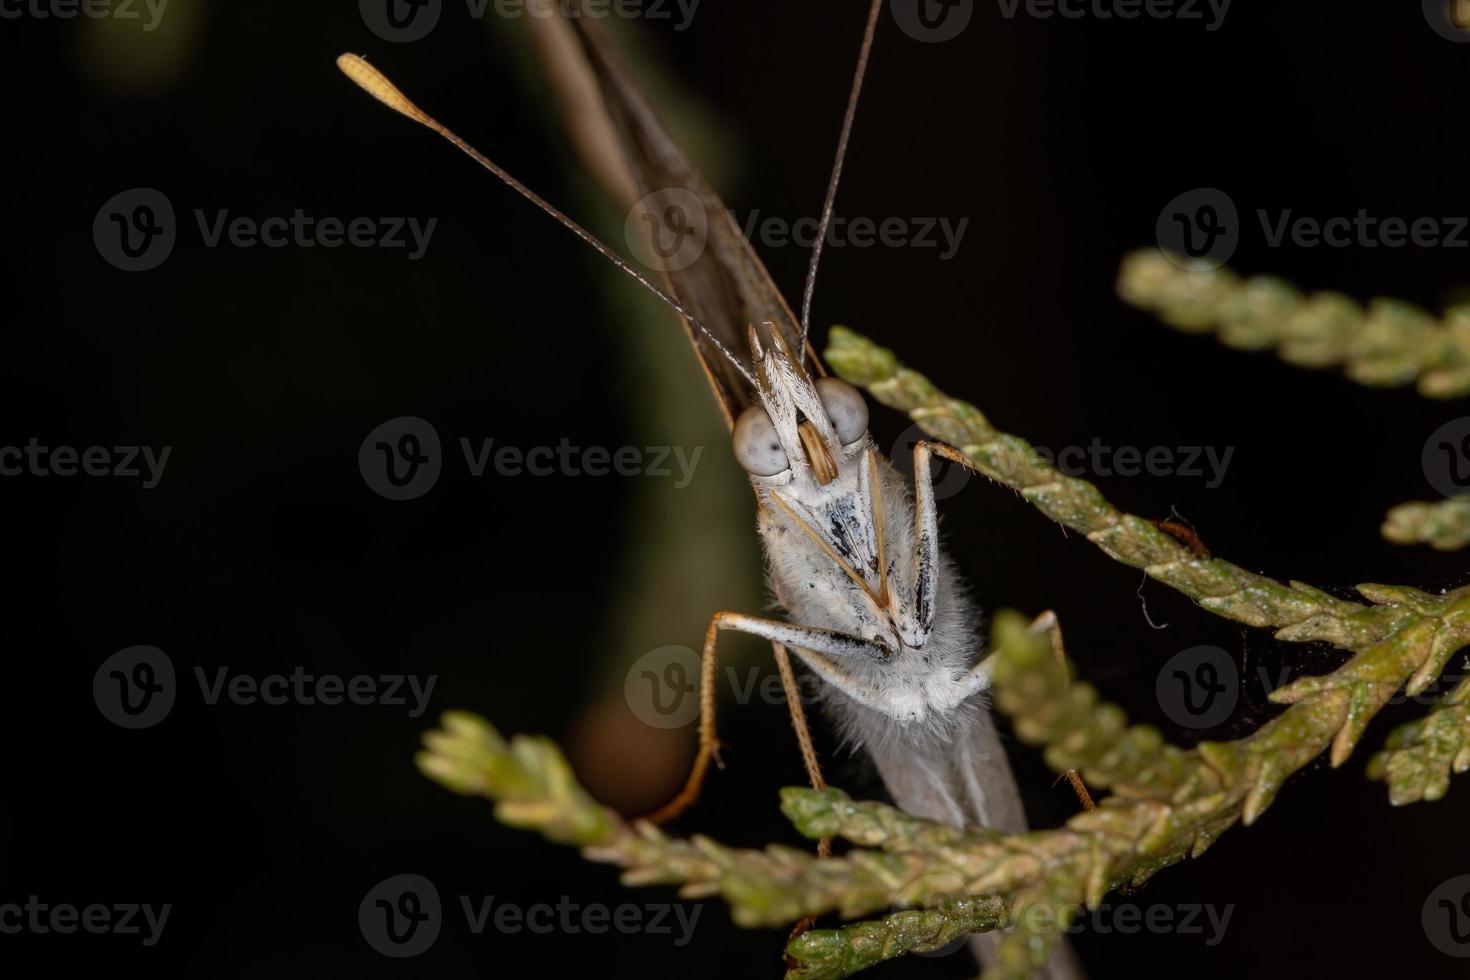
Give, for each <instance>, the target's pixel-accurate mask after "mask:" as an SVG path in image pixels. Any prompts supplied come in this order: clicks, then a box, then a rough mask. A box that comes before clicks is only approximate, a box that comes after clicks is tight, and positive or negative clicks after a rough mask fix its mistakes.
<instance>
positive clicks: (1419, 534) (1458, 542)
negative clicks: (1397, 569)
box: [1383, 497, 1470, 551]
mask: <svg viewBox="0 0 1470 980" xmlns="http://www.w3.org/2000/svg"><path fill="white" fill-rule="evenodd" d="M1383 536H1384V537H1385V538H1387V539H1388V540H1389V541H1392V542H1394V543H1395V544H1427V545H1429V546H1430V547H1432V548H1437V549H1438V550H1440V551H1458V550H1460V549H1461V548H1463V547H1465V546H1466V545H1467V544H1470V497H1452V498H1451V499H1449V500H1439V501H1436V502H1434V503H1427V502H1415V503H1408V504H1399V505H1398V506H1397V507H1395V508H1393V509H1392V510H1390V511H1389V512H1388V516H1387V517H1386V518H1385V519H1384V521H1383Z"/></svg>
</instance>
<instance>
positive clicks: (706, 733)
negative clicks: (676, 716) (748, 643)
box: [645, 611, 889, 823]
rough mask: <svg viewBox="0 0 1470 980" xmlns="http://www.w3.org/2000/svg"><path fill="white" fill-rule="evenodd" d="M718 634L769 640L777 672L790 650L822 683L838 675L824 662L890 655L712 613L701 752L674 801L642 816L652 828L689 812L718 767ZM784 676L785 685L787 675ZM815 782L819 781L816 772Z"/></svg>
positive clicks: (702, 675)
mask: <svg viewBox="0 0 1470 980" xmlns="http://www.w3.org/2000/svg"><path fill="white" fill-rule="evenodd" d="M721 630H734V631H736V632H738V633H747V634H749V635H751V636H758V637H761V638H762V639H765V640H769V641H770V642H771V643H772V644H773V645H775V646H776V649H777V650H778V651H779V653H778V657H777V667H778V668H779V667H780V666H781V661H782V659H784V654H785V649H784V647H787V646H790V647H793V648H795V649H797V650H798V651H799V652H800V653H802V654H803V659H805V660H806V661H807V662H808V663H810V664H812V666H813V668H814V669H815V670H817V672H818V673H819V674H821V675H822V676H824V677H827V676H829V675H831V674H832V673H833V672H839V671H840V668H839V667H837V665H836V664H835V663H833V662H832V661H831V660H829V659H827V658H828V657H833V658H838V659H841V658H844V657H852V656H864V657H871V658H873V659H879V660H881V659H884V658H886V657H887V656H888V655H889V653H888V651H886V650H884V649H883V648H882V647H880V646H878V645H877V644H875V643H870V642H869V641H867V640H862V639H859V638H858V637H855V636H848V635H847V634H845V633H837V632H834V631H833V630H824V629H817V628H815V627H811V626H796V625H794V624H792V623H783V622H781V621H780V620H776V619H763V618H761V617H759V616H747V615H744V614H743V613H737V612H728V611H726V612H717V613H715V614H714V616H713V617H711V618H710V621H709V627H708V628H707V629H706V630H705V632H704V651H703V653H702V654H701V658H700V665H699V749H698V751H697V752H696V753H695V756H694V765H693V766H692V767H691V768H690V770H689V778H688V779H687V780H686V781H685V783H684V788H683V789H681V790H679V792H678V794H677V795H675V796H674V798H673V799H672V800H670V801H669V802H667V803H665V804H664V805H663V806H661V807H659V808H658V809H657V810H655V811H653V812H652V813H650V814H648V815H647V816H646V818H645V819H648V820H651V821H653V822H654V823H662V822H664V821H666V820H672V819H673V818H674V817H676V816H678V815H679V814H681V813H683V812H684V811H685V810H687V809H688V808H689V807H690V805H691V804H693V803H694V801H695V800H697V799H698V798H699V788H700V786H701V785H703V783H704V777H705V775H706V774H707V773H708V772H709V766H710V763H711V762H715V763H719V752H720V739H719V734H718V733H717V731H716V729H715V694H716V691H715V684H716V681H717V673H716V668H717V667H718V651H717V640H718V638H719V634H720V631H721ZM786 668H787V670H789V669H790V663H789V661H788V662H787V663H786ZM782 673H783V676H782V682H783V684H784V683H785V680H786V678H785V676H784V675H785V671H783V672H782ZM793 688H794V676H793V679H792V685H791V686H789V687H788V688H787V702H788V705H791V704H792V703H793V695H792V690H793ZM799 706H800V702H799V701H797V702H795V707H793V710H792V723H793V725H797V739H798V741H801V740H802V736H803V734H805V735H806V738H805V745H804V746H803V749H802V755H803V759H804V760H806V759H807V758H808V749H809V748H810V744H811V735H810V733H809V732H807V731H806V717H805V714H804V713H798V710H797V709H798V708H799ZM798 717H799V718H800V719H801V720H800V723H799V724H798V723H797V719H798ZM810 759H811V765H812V766H814V765H815V759H816V754H815V752H814V751H812V752H811V753H810ZM811 773H812V768H811V767H810V766H809V767H808V776H810V775H811ZM816 778H818V779H820V778H821V774H820V771H819V770H818V771H817V777H816Z"/></svg>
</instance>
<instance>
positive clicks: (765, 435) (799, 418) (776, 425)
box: [733, 326, 868, 489]
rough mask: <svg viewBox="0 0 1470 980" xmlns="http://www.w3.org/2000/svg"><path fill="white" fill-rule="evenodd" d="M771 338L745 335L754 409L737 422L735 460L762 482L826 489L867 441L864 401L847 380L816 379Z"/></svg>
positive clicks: (775, 334) (776, 336) (778, 338)
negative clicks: (751, 369)
mask: <svg viewBox="0 0 1470 980" xmlns="http://www.w3.org/2000/svg"><path fill="white" fill-rule="evenodd" d="M770 337H771V342H770V344H769V345H766V344H763V343H762V342H761V339H760V335H759V334H758V333H757V332H756V330H755V327H753V326H752V327H750V328H749V330H748V331H747V338H748V341H749V344H750V357H751V363H752V364H754V365H755V369H756V370H755V381H756V404H754V405H751V406H750V407H749V408H747V409H746V410H745V411H744V412H742V413H741V414H740V416H739V417H738V418H736V420H735V427H734V432H733V441H734V448H735V458H736V460H738V461H739V463H740V465H741V466H742V467H744V468H745V470H746V472H748V473H749V474H750V475H751V477H752V478H754V479H755V480H756V482H757V483H760V484H762V485H766V486H777V487H780V486H787V485H790V484H792V483H797V484H799V485H800V486H802V487H803V488H808V487H810V488H818V489H819V488H822V487H826V486H827V485H829V484H830V483H832V482H833V481H834V480H836V479H837V477H838V476H839V475H840V474H841V473H842V471H843V470H844V469H845V468H846V467H847V465H848V464H849V463H851V462H852V461H853V460H854V459H855V458H856V457H857V456H858V455H859V452H860V451H861V450H862V449H863V447H864V446H866V444H867V442H868V407H867V403H866V402H864V401H863V396H862V395H861V394H860V393H859V392H858V390H857V389H856V388H854V387H853V386H852V385H850V384H848V383H847V382H845V381H842V380H840V379H838V378H816V379H813V378H812V376H811V375H810V374H808V373H807V370H806V368H805V367H804V366H803V364H802V362H801V359H800V358H799V357H797V356H795V355H794V354H793V353H792V351H791V349H790V347H789V346H788V345H787V343H786V341H785V338H783V337H782V335H781V331H780V330H779V329H775V328H774V327H773V328H772V329H771V330H770Z"/></svg>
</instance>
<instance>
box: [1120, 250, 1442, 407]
mask: <svg viewBox="0 0 1470 980" xmlns="http://www.w3.org/2000/svg"><path fill="white" fill-rule="evenodd" d="M1189 265H1190V263H1188V262H1187V261H1185V260H1183V259H1179V258H1175V257H1172V256H1166V255H1165V254H1164V253H1163V252H1161V251H1159V250H1158V249H1141V250H1139V251H1137V252H1134V253H1132V254H1131V255H1129V256H1127V257H1126V258H1125V259H1124V260H1123V267H1122V270H1121V271H1120V273H1119V275H1118V295H1120V296H1121V297H1122V298H1123V299H1124V300H1125V301H1126V302H1128V303H1131V304H1132V305H1134V306H1137V307H1139V308H1140V309H1144V310H1149V311H1150V312H1152V313H1154V314H1155V315H1157V316H1158V317H1159V319H1161V320H1163V321H1164V322H1165V323H1167V324H1169V325H1170V326H1172V327H1175V328H1177V329H1179V330H1183V331H1186V332H1189V333H1209V332H1212V331H1213V332H1214V333H1216V334H1217V335H1218V337H1219V339H1220V341H1221V343H1224V344H1226V345H1228V346H1231V347H1237V348H1242V349H1245V350H1260V349H1264V348H1268V347H1275V348H1277V349H1278V352H1279V353H1280V355H1281V358H1282V359H1283V360H1285V361H1287V362H1289V363H1291V364H1295V365H1297V366H1299V367H1307V368H1326V367H1336V366H1341V367H1342V368H1343V369H1344V371H1345V372H1346V373H1347V376H1348V377H1349V378H1351V379H1353V380H1354V381H1357V382H1358V383H1360V384H1365V385H1373V386H1395V385H1405V384H1409V383H1411V382H1417V384H1418V389H1419V393H1420V394H1422V395H1425V396H1426V397H1429V398H1459V397H1461V396H1464V395H1467V394H1470V306H1456V307H1452V308H1451V309H1449V310H1447V311H1446V312H1445V315H1444V318H1443V319H1442V320H1436V319H1435V318H1434V317H1432V316H1431V315H1429V314H1428V313H1426V312H1424V311H1423V310H1421V309H1419V308H1418V307H1416V306H1413V305H1412V304H1409V303H1405V302H1402V301H1400V300H1392V299H1375V300H1372V301H1370V302H1369V304H1368V308H1367V309H1366V310H1364V309H1363V307H1362V306H1361V305H1359V304H1358V303H1357V302H1356V301H1354V300H1352V299H1350V298H1349V297H1347V296H1344V295H1343V294H1341V293H1334V292H1321V293H1312V294H1310V295H1303V294H1302V293H1301V292H1299V291H1298V290H1297V289H1296V288H1294V287H1293V286H1291V285H1290V284H1289V283H1287V282H1285V281H1283V280H1281V279H1278V278H1275V277H1274V276H1253V277H1251V278H1249V279H1241V278H1240V277H1239V276H1237V275H1236V274H1235V273H1233V272H1231V271H1230V270H1229V269H1227V268H1225V267H1224V266H1220V267H1218V268H1214V269H1206V268H1203V267H1200V268H1194V269H1190V268H1188V266H1189Z"/></svg>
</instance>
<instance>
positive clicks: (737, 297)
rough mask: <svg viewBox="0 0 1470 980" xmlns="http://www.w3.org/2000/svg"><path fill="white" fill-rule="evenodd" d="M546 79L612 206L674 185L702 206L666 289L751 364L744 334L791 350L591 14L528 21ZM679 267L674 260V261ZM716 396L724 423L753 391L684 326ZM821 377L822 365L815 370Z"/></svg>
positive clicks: (730, 227) (752, 259) (786, 321)
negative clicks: (687, 254)
mask: <svg viewBox="0 0 1470 980" xmlns="http://www.w3.org/2000/svg"><path fill="white" fill-rule="evenodd" d="M528 20H530V21H532V22H533V23H534V24H535V29H536V32H537V33H536V35H535V37H536V43H537V48H538V51H539V53H540V55H541V58H542V62H543V64H544V65H545V67H546V72H547V77H548V80H549V81H550V82H551V83H552V85H553V87H554V88H555V90H556V91H557V94H558V97H559V98H560V101H561V102H562V105H563V107H564V109H565V110H566V111H567V117H568V125H569V129H570V132H571V135H572V138H573V142H574V143H575V144H576V146H577V149H578V151H579V153H580V154H581V156H582V158H583V160H584V161H585V163H586V164H587V166H588V167H589V169H590V170H591V171H592V172H593V174H594V176H596V177H597V178H598V179H599V181H600V182H601V183H602V184H603V186H604V187H605V188H606V189H607V190H608V191H609V193H611V194H612V196H613V197H614V198H615V199H616V200H617V203H618V205H619V207H620V208H622V209H623V210H625V211H627V210H630V209H631V208H632V207H633V206H634V205H635V203H636V202H638V201H639V200H641V199H643V198H644V197H646V196H647V195H649V194H652V193H654V192H655V191H666V190H668V189H670V188H678V189H682V190H684V191H687V192H689V194H692V195H693V196H694V198H695V199H697V200H698V201H699V202H700V203H701V205H702V208H703V211H704V218H705V222H704V223H705V225H706V226H707V229H708V230H707V234H706V236H705V242H704V248H703V251H702V252H701V253H700V255H699V257H698V258H697V259H695V260H694V261H693V262H692V263H691V264H689V265H687V266H685V267H683V268H680V269H676V270H668V269H662V270H660V274H661V275H662V277H663V278H664V280H665V281H666V282H667V283H668V286H669V290H670V292H672V293H673V294H674V295H675V296H676V297H677V298H678V299H679V300H680V302H682V303H684V304H685V305H686V306H687V307H689V310H690V312H692V313H693V314H694V315H695V316H696V317H698V318H699V319H700V320H702V321H703V322H704V324H705V325H706V326H707V327H708V328H709V330H710V332H711V333H712V334H714V335H715V336H716V337H717V338H718V339H719V340H720V342H721V343H723V344H724V345H725V347H726V348H727V349H728V350H730V351H731V352H732V353H734V354H735V356H737V357H739V358H741V360H742V363H745V364H746V365H747V367H749V363H748V362H749V351H748V349H747V347H746V342H745V328H746V326H747V325H748V324H756V325H757V329H759V330H760V331H761V333H762V335H763V336H764V334H766V333H767V332H768V331H767V330H766V329H765V328H764V327H763V326H761V325H762V324H766V323H770V324H773V325H775V327H776V329H779V330H781V331H782V334H783V336H784V337H785V338H786V341H787V344H788V346H789V347H790V348H791V349H792V350H795V349H796V348H797V345H798V344H799V343H800V338H801V328H800V326H799V324H798V322H797V320H796V317H795V316H794V315H793V313H792V311H791V308H790V307H789V306H788V305H787V303H786V300H785V299H784V298H783V297H782V296H781V293H780V291H779V290H777V289H776V286H775V283H773V282H772V281H771V276H770V273H768V272H767V271H766V268H765V266H764V265H762V264H761V261H760V259H758V258H757V257H756V255H755V250H754V249H753V248H752V247H751V244H750V242H749V241H747V240H746V238H745V235H744V234H743V233H742V232H741V230H740V226H739V225H738V224H736V222H735V219H734V218H733V217H732V216H731V214H730V211H729V209H728V208H726V207H725V204H724V202H722V201H721V200H720V197H719V195H718V194H716V193H715V192H714V189H713V188H711V187H710V186H709V184H708V183H706V182H705V179H704V178H703V177H702V176H701V175H700V173H699V171H698V170H697V169H696V168H695V167H694V165H693V164H692V163H690V162H689V159H688V158H687V157H686V156H685V155H684V153H683V152H682V151H681V150H680V149H679V147H678V144H677V143H675V142H674V139H673V137H672V136H670V135H669V131H668V129H667V128H666V127H665V126H664V124H663V122H662V120H660V119H659V117H658V114H657V113H656V112H655V111H654V110H653V107H652V106H650V105H649V103H648V100H647V99H646V98H644V96H643V93H642V92H641V91H639V89H638V87H637V85H636V84H635V83H634V82H633V80H632V78H631V77H630V76H629V75H628V73H627V72H626V71H625V70H624V69H623V67H622V65H621V63H620V61H619V60H618V57H617V55H616V53H615V52H614V51H613V49H612V46H611V44H610V43H609V41H608V39H607V37H606V35H605V34H604V32H603V31H602V30H601V29H600V27H599V26H598V25H597V24H596V22H595V21H594V20H593V19H592V18H589V17H579V18H576V19H573V20H568V19H565V18H563V17H561V16H557V17H548V18H528ZM681 264H682V263H681ZM684 326H685V330H686V332H687V333H688V336H689V339H690V342H691V343H692V344H693V346H694V349H695V352H696V353H697V354H698V356H699V359H700V361H701V363H702V365H703V367H704V371H705V375H706V377H707V378H708V379H709V381H710V385H711V388H712V389H713V390H714V393H715V397H716V398H717V399H718V400H719V402H720V405H721V407H722V408H723V409H724V412H725V418H726V421H727V422H728V421H730V420H731V419H732V418H733V416H734V415H736V414H738V413H739V412H740V410H741V409H743V408H744V407H745V406H747V405H749V404H750V403H751V399H752V392H750V391H749V386H748V384H747V382H746V381H745V379H744V378H742V377H741V376H740V374H739V372H738V371H736V370H735V369H734V368H733V367H731V366H730V365H729V364H728V363H727V362H726V361H725V360H724V358H723V357H722V356H721V355H720V354H719V352H718V351H716V350H715V349H714V347H713V345H712V344H711V343H710V342H709V341H708V340H707V339H706V338H705V337H703V336H702V335H701V334H700V333H699V332H698V331H696V330H695V329H694V328H693V327H692V326H691V325H690V324H689V323H688V321H685V323H684ZM818 370H820V368H818Z"/></svg>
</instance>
